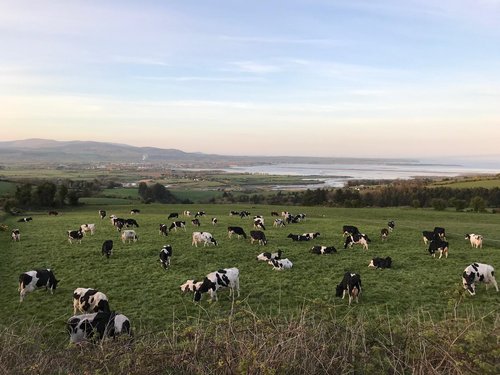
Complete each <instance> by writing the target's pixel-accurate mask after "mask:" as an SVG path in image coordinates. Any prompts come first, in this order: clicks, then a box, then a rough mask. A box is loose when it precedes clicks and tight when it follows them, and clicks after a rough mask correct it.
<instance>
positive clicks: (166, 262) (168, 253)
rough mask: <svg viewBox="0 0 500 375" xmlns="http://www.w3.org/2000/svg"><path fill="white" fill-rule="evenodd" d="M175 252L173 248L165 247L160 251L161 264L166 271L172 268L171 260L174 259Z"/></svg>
mask: <svg viewBox="0 0 500 375" xmlns="http://www.w3.org/2000/svg"><path fill="white" fill-rule="evenodd" d="M172 254H173V250H172V246H170V245H164V246H163V247H162V249H161V251H160V264H161V266H162V267H163V269H164V270H165V271H166V270H167V269H168V267H169V266H170V258H171V257H172Z"/></svg>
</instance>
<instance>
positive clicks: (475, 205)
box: [470, 195, 486, 212]
mask: <svg viewBox="0 0 500 375" xmlns="http://www.w3.org/2000/svg"><path fill="white" fill-rule="evenodd" d="M470 206H471V207H472V210H473V211H474V212H484V211H485V208H486V202H485V201H484V199H483V198H482V197H480V196H478V195H476V196H475V197H473V198H472V199H471V200H470Z"/></svg>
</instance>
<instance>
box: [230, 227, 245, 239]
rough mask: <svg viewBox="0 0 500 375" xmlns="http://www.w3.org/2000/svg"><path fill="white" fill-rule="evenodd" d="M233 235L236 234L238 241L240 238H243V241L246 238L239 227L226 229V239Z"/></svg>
mask: <svg viewBox="0 0 500 375" xmlns="http://www.w3.org/2000/svg"><path fill="white" fill-rule="evenodd" d="M233 234H236V235H237V236H238V239H240V236H243V238H244V239H246V238H247V234H246V233H245V231H244V230H243V228H241V227H227V235H228V237H229V238H231V236H232V235H233Z"/></svg>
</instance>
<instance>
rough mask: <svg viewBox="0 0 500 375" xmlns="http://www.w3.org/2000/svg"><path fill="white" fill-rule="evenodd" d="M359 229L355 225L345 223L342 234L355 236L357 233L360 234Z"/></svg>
mask: <svg viewBox="0 0 500 375" xmlns="http://www.w3.org/2000/svg"><path fill="white" fill-rule="evenodd" d="M359 233H360V232H359V229H358V228H357V227H355V226H353V225H344V226H343V227H342V235H343V236H353V235H355V234H359Z"/></svg>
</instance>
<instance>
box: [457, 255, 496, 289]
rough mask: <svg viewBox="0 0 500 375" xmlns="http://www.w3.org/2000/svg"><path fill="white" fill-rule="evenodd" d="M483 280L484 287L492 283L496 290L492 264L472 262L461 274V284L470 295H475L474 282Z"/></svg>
mask: <svg viewBox="0 0 500 375" xmlns="http://www.w3.org/2000/svg"><path fill="white" fill-rule="evenodd" d="M479 282H483V283H485V284H486V289H488V287H489V285H490V284H492V285H493V286H494V287H495V289H496V291H497V292H498V284H497V281H496V279H495V269H494V268H493V266H490V265H489V264H484V263H472V264H471V265H469V266H467V267H466V268H465V269H464V272H463V274H462V284H463V287H464V289H466V290H467V291H468V292H469V294H470V295H471V296H475V295H476V283H479Z"/></svg>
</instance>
